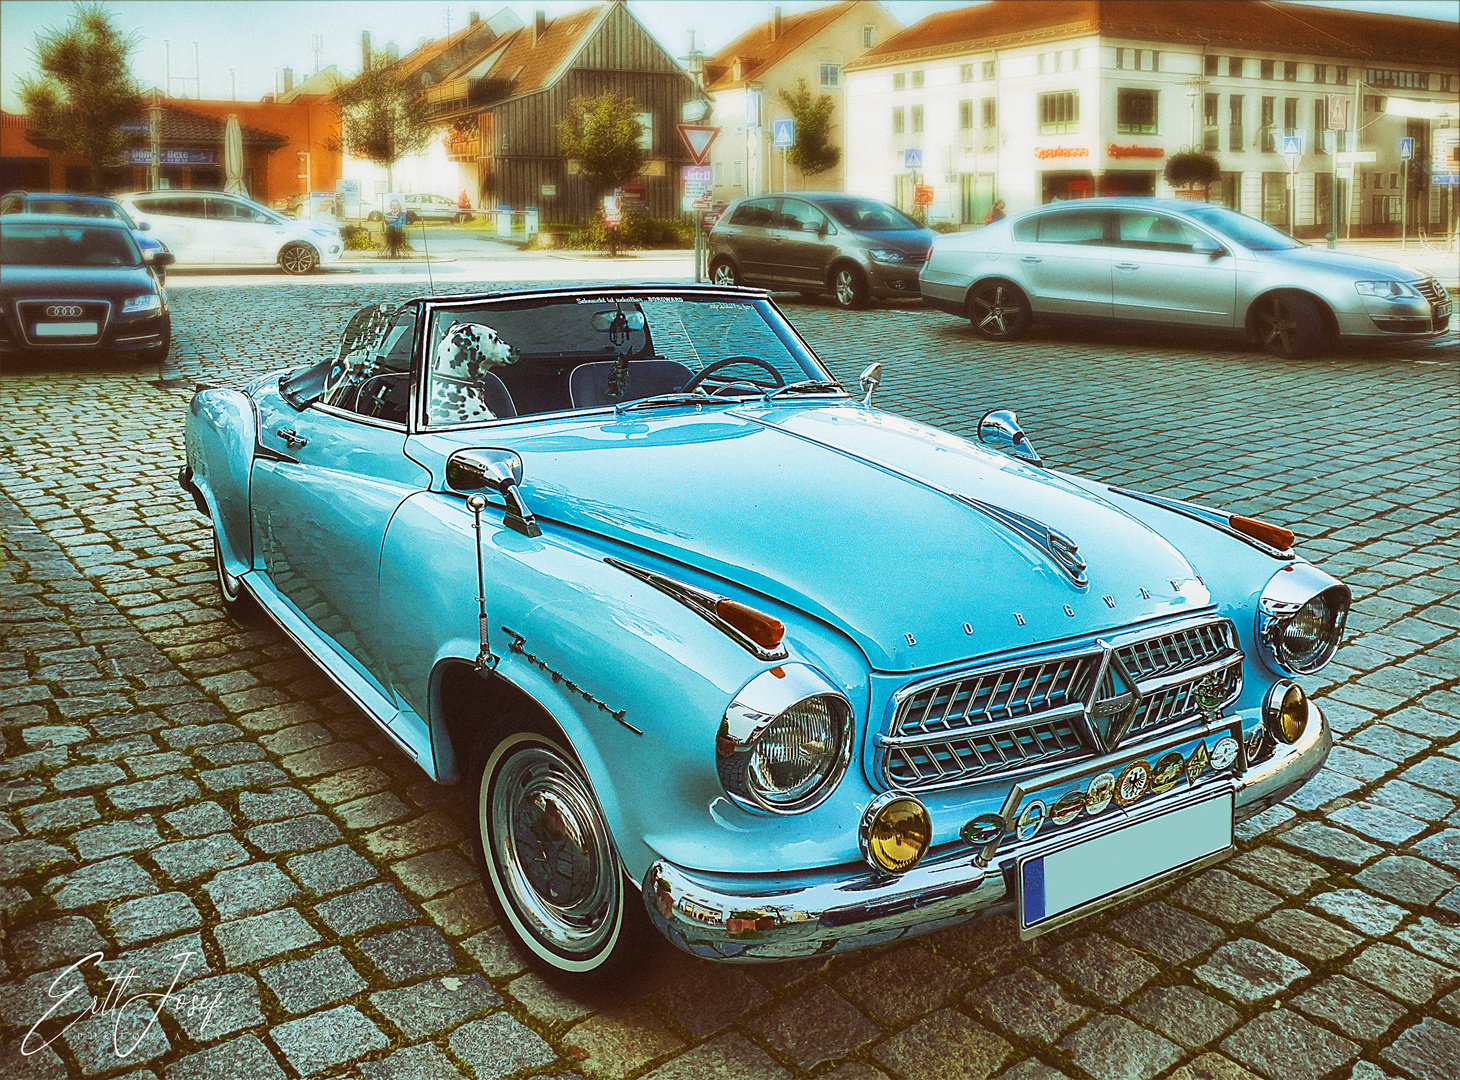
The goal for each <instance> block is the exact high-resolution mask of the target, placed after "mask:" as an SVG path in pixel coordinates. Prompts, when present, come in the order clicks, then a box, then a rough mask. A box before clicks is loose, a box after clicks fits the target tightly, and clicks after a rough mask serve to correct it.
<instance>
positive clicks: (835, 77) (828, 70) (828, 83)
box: [820, 64, 842, 90]
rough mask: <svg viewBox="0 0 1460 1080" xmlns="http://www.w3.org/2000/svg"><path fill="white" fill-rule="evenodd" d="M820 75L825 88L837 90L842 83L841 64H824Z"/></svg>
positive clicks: (822, 86) (822, 85)
mask: <svg viewBox="0 0 1460 1080" xmlns="http://www.w3.org/2000/svg"><path fill="white" fill-rule="evenodd" d="M820 76H821V88H822V89H823V90H835V89H836V88H837V87H839V86H841V84H842V69H841V66H840V65H839V64H822V65H821V72H820Z"/></svg>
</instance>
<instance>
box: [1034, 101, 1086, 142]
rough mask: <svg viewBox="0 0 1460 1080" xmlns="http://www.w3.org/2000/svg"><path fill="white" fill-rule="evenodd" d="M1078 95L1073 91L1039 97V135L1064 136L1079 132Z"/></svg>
mask: <svg viewBox="0 0 1460 1080" xmlns="http://www.w3.org/2000/svg"><path fill="white" fill-rule="evenodd" d="M1079 127H1080V95H1079V94H1078V93H1076V92H1075V91H1073V90H1067V91H1065V92H1064V93H1061V94H1040V95H1039V133H1040V134H1041V135H1064V134H1067V133H1069V132H1072V131H1077V130H1079Z"/></svg>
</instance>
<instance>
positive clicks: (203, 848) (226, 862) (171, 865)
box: [151, 833, 249, 885]
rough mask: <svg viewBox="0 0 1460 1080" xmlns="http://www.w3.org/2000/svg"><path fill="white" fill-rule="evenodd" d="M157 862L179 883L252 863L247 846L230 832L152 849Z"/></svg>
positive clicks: (184, 883)
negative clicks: (245, 847)
mask: <svg viewBox="0 0 1460 1080" xmlns="http://www.w3.org/2000/svg"><path fill="white" fill-rule="evenodd" d="M151 856H152V859H153V861H154V862H156V863H157V865H158V866H160V867H162V870H163V872H164V873H165V874H167V876H168V877H170V878H172V880H173V881H175V882H177V883H178V884H179V885H186V884H187V883H188V882H191V881H196V880H197V879H198V878H201V877H204V876H206V875H208V874H211V873H213V872H214V871H215V870H221V869H223V868H224V867H228V866H237V865H238V864H239V863H244V862H248V860H249V854H248V852H247V851H246V850H245V849H244V847H243V845H242V844H240V843H239V842H238V841H237V840H235V839H234V838H233V837H232V835H230V834H228V833H214V834H213V835H211V836H202V837H198V838H197V839H195V840H178V841H175V842H173V843H171V844H166V845H164V846H162V847H159V848H156V849H154V850H153V851H152V852H151Z"/></svg>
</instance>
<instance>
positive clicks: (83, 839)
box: [72, 817, 162, 862]
mask: <svg viewBox="0 0 1460 1080" xmlns="http://www.w3.org/2000/svg"><path fill="white" fill-rule="evenodd" d="M72 842H73V843H74V844H75V845H76V854H78V855H80V856H81V857H82V858H83V859H86V860H87V861H88V862H89V861H92V860H95V859H105V858H107V857H108V856H111V855H121V854H122V853H124V852H129V851H141V850H143V849H144V848H153V847H157V846H159V845H160V844H161V843H162V837H161V835H159V834H158V832H157V825H156V823H155V822H154V821H153V820H152V819H151V818H150V817H138V818H132V819H131V820H130V821H117V822H112V823H109V824H105V825H93V826H92V827H91V828H89V829H82V830H81V831H80V832H79V833H77V834H76V835H75V836H74V837H72Z"/></svg>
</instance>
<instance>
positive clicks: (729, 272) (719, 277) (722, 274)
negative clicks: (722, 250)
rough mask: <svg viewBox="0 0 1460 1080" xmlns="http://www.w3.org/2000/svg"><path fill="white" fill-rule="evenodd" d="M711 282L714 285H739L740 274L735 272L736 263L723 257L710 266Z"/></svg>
mask: <svg viewBox="0 0 1460 1080" xmlns="http://www.w3.org/2000/svg"><path fill="white" fill-rule="evenodd" d="M710 283H711V284H713V285H739V284H740V275H739V274H737V273H736V272H735V264H734V263H732V262H731V261H730V260H729V259H721V260H720V261H719V262H717V263H716V264H715V265H714V266H712V267H710Z"/></svg>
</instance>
